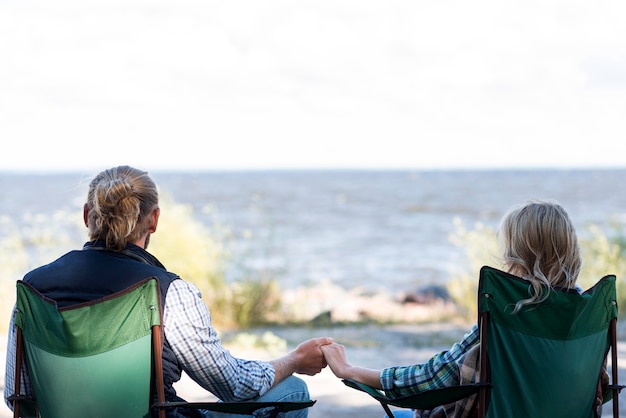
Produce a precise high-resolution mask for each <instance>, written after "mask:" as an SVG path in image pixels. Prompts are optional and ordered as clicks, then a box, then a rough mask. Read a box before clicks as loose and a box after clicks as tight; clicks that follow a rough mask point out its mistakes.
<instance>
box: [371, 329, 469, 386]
mask: <svg viewBox="0 0 626 418" xmlns="http://www.w3.org/2000/svg"><path fill="white" fill-rule="evenodd" d="M479 336H480V335H479V332H478V325H474V326H473V327H472V329H471V331H470V332H469V333H467V334H465V336H464V337H463V340H462V341H461V342H458V343H455V344H454V345H453V346H452V348H450V350H448V351H443V352H441V353H439V354H436V355H435V356H433V357H431V358H430V359H429V360H428V361H427V362H426V363H422V364H414V365H411V366H396V367H388V368H386V369H383V371H382V372H381V373H380V383H381V384H382V388H383V389H384V391H385V393H386V394H387V396H390V397H401V396H408V395H413V394H415V393H418V392H423V391H426V390H430V389H436V388H442V387H449V386H454V385H458V384H459V364H458V361H459V360H460V359H461V358H462V357H463V355H465V354H466V353H467V352H468V351H469V350H470V349H471V348H472V347H473V346H475V345H476V344H478V342H479Z"/></svg>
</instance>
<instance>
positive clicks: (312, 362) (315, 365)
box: [292, 337, 333, 376]
mask: <svg viewBox="0 0 626 418" xmlns="http://www.w3.org/2000/svg"><path fill="white" fill-rule="evenodd" d="M332 342H333V339H332V338H330V337H321V338H312V339H310V340H307V341H304V342H302V343H300V344H299V345H298V346H297V347H296V348H295V350H294V351H293V352H292V354H293V355H294V356H295V358H296V370H295V372H296V373H300V374H306V375H309V376H313V375H316V374H318V373H319V372H321V371H322V369H323V368H324V367H326V365H327V363H326V360H325V359H324V355H323V354H322V347H325V346H327V345H328V344H332Z"/></svg>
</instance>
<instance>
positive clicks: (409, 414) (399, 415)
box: [385, 409, 414, 418]
mask: <svg viewBox="0 0 626 418" xmlns="http://www.w3.org/2000/svg"><path fill="white" fill-rule="evenodd" d="M391 412H393V416H394V417H395V418H413V414H414V412H413V410H412V409H397V410H395V411H391ZM385 418H389V417H387V415H385Z"/></svg>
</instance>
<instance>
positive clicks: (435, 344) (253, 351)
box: [0, 324, 626, 418]
mask: <svg viewBox="0 0 626 418" xmlns="http://www.w3.org/2000/svg"><path fill="white" fill-rule="evenodd" d="M466 329H467V325H466V324H432V325H393V326H375V325H364V326H340V327H329V328H308V327H300V328H276V329H274V328H272V329H271V333H272V334H274V335H275V336H278V337H280V339H283V340H284V341H285V342H286V343H287V345H286V347H283V350H282V351H283V352H284V350H290V349H292V348H293V347H294V346H295V345H296V344H297V343H298V342H300V341H302V340H304V339H307V338H310V337H313V336H321V335H327V336H331V337H333V338H335V340H337V341H338V342H341V343H343V344H345V345H346V348H347V354H348V358H349V359H350V361H351V362H352V363H353V364H355V365H356V364H358V365H365V366H368V367H372V368H382V367H385V366H387V365H392V364H408V363H412V362H420V361H423V360H425V359H427V358H428V357H429V356H431V355H432V354H434V353H436V352H438V351H440V350H443V349H446V348H447V347H449V345H450V344H451V343H452V342H454V340H455V339H456V338H459V337H461V336H462V335H463V333H464V332H465V330H466ZM268 331H270V330H267V329H258V330H255V331H254V332H253V334H258V335H262V334H263V333H266V332H268ZM230 337H232V336H228V335H225V336H224V341H225V345H226V346H229V349H230V350H231V351H232V352H233V354H235V355H237V356H240V357H245V358H257V359H269V358H272V357H275V356H276V355H280V354H281V353H279V352H276V351H275V350H267V349H259V348H257V347H245V346H242V345H241V343H240V342H239V343H238V344H235V343H232V344H229V343H227V340H228V339H229V338H230ZM620 343H621V344H619V345H618V354H619V362H620V370H619V371H620V379H621V381H622V382H624V381H626V341H625V340H624V338H623V335H622V333H620ZM5 345H6V338H5V337H2V338H1V340H0V350H1V352H0V367H1V369H2V370H4V362H5V356H6V355H5V348H6V347H5ZM301 377H302V378H303V379H304V380H305V381H306V382H307V384H308V385H309V391H310V393H311V398H312V399H314V400H316V401H317V403H316V404H315V405H314V406H313V407H312V408H310V409H309V417H311V418H327V417H334V416H341V417H346V418H382V417H383V416H384V412H383V410H382V408H381V406H380V405H379V404H378V403H377V402H376V401H374V400H373V399H372V398H370V397H369V396H367V395H365V394H364V393H361V392H358V391H356V390H353V389H350V388H348V387H346V386H345V385H344V384H343V383H342V382H341V381H340V380H339V379H337V378H335V376H334V375H333V374H332V373H331V372H330V370H329V369H324V370H323V371H322V372H321V373H320V374H318V375H316V376H313V377H311V376H301ZM2 379H4V373H3V374H2ZM0 387H2V388H3V387H4V382H3V380H2V381H0ZM176 388H177V391H178V393H179V394H180V395H181V396H182V397H184V398H185V399H187V400H188V401H206V400H213V399H214V397H213V396H212V395H211V394H209V393H207V392H206V391H204V390H203V389H201V388H200V387H199V386H198V385H196V384H195V383H194V382H193V381H191V379H189V378H187V377H185V376H184V377H183V379H181V381H180V382H178V384H177V385H176ZM11 416H12V414H11V412H10V410H9V409H8V408H7V407H6V406H4V405H3V406H2V408H0V418H8V417H11ZM609 416H612V415H611V408H610V407H608V404H607V406H605V408H604V413H603V417H609ZM620 416H626V392H623V393H622V394H621V395H620Z"/></svg>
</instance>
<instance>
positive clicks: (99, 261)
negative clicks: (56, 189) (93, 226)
mask: <svg viewBox="0 0 626 418" xmlns="http://www.w3.org/2000/svg"><path fill="white" fill-rule="evenodd" d="M102 244H103V243H102V242H98V241H94V242H88V243H86V244H85V246H84V247H83V250H82V251H70V252H69V253H67V254H65V255H64V256H62V257H60V258H59V259H57V260H56V261H53V262H52V263H50V264H47V265H44V266H41V267H39V268H37V269H35V270H33V271H31V272H29V273H28V274H26V276H24V281H26V282H28V283H30V284H31V285H33V286H34V287H35V289H37V290H38V291H39V292H41V293H42V294H43V295H44V296H47V297H49V298H51V299H53V300H55V301H56V302H57V304H58V305H59V307H65V306H71V305H75V304H78V303H83V302H89V301H91V300H94V299H98V298H101V297H104V296H108V295H111V294H113V293H116V292H119V291H121V290H124V289H125V288H127V287H129V286H131V285H133V284H135V283H137V282H139V281H141V280H143V279H146V278H148V277H156V278H157V279H158V281H159V286H160V291H161V303H162V304H165V296H166V294H167V289H168V287H169V285H170V283H172V281H174V280H176V279H179V277H178V276H177V275H176V274H174V273H170V272H168V271H167V270H166V269H165V267H164V266H163V265H162V264H161V263H160V262H159V261H158V260H157V259H156V257H154V256H153V255H152V254H150V253H148V252H147V251H145V250H144V249H142V248H140V247H138V246H136V245H133V244H128V246H127V247H126V249H125V250H123V251H120V252H115V251H109V250H106V249H104V247H103V245H102ZM161 308H163V306H161ZM181 372H182V367H181V365H180V364H179V362H178V360H177V359H176V356H175V355H174V352H173V351H172V349H171V347H170V346H169V343H168V342H167V340H165V341H164V346H163V380H164V383H165V399H166V400H167V401H175V400H180V398H178V397H177V396H176V391H175V390H174V387H173V383H174V382H177V381H178V380H180V376H181Z"/></svg>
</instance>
